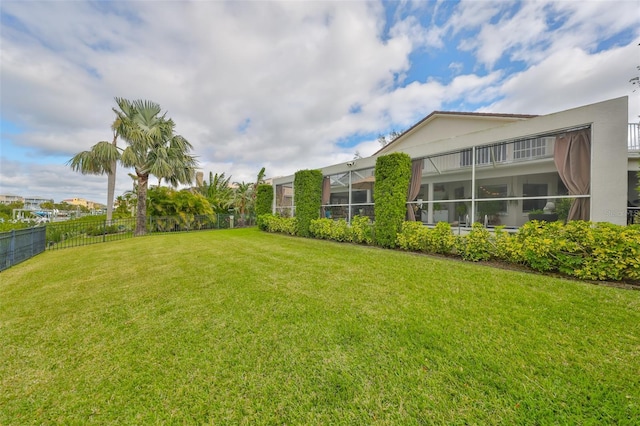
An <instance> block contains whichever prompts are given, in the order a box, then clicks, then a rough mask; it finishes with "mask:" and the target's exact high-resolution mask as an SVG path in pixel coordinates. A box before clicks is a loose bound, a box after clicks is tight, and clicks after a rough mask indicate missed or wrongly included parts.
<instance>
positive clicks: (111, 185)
mask: <svg viewBox="0 0 640 426" xmlns="http://www.w3.org/2000/svg"><path fill="white" fill-rule="evenodd" d="M117 141H118V133H117V132H114V133H113V142H112V143H113V146H116V145H117ZM116 167H118V163H117V162H116V161H113V162H112V163H111V173H107V225H111V218H112V216H113V197H114V195H115V190H116Z"/></svg>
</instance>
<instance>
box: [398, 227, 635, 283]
mask: <svg viewBox="0 0 640 426" xmlns="http://www.w3.org/2000/svg"><path fill="white" fill-rule="evenodd" d="M397 245H398V247H400V248H402V249H403V250H410V251H420V252H427V253H440V254H456V255H458V256H460V257H461V258H463V259H465V260H469V261H482V260H494V259H495V260H501V261H505V262H509V263H513V264H518V265H525V266H528V267H530V268H531V269H534V270H536V271H540V272H560V273H563V274H566V275H569V276H573V277H576V278H580V279H588V280H607V281H621V280H625V281H636V282H637V281H639V280H640V227H636V226H619V225H613V224H610V223H592V222H585V221H571V222H569V223H567V224H566V225H565V224H563V223H562V222H539V221H530V222H527V223H526V224H525V225H524V226H523V227H522V228H520V230H519V231H518V232H517V233H514V234H511V233H508V232H505V231H504V229H503V228H501V227H496V229H495V232H493V233H491V232H489V230H487V229H485V228H483V227H482V225H480V224H474V225H473V227H472V229H471V231H470V232H469V234H467V235H463V236H459V237H456V236H454V235H453V234H452V232H451V228H450V226H449V224H447V223H445V222H440V223H438V225H436V227H435V228H434V229H429V228H427V227H425V226H422V224H420V223H419V222H404V223H403V224H402V229H401V232H400V233H398V236H397Z"/></svg>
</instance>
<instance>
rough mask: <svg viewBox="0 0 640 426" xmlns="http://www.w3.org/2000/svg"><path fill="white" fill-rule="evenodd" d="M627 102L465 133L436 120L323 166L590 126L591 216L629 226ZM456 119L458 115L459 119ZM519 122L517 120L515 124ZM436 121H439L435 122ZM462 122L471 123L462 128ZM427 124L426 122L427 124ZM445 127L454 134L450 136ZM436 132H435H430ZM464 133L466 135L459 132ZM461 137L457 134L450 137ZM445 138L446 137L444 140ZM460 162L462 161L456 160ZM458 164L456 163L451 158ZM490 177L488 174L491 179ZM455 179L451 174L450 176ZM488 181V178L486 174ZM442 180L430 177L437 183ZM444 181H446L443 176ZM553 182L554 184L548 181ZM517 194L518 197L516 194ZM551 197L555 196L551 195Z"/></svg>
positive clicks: (544, 166)
mask: <svg viewBox="0 0 640 426" xmlns="http://www.w3.org/2000/svg"><path fill="white" fill-rule="evenodd" d="M627 108H628V99H627V98H626V97H622V98H617V99H612V100H607V101H604V102H600V103H596V104H592V105H586V106H583V107H579V108H574V109H570V110H566V111H562V112H558V113H554V114H549V115H545V116H537V117H533V118H529V119H526V120H525V119H522V118H519V119H513V120H512V121H511V122H510V123H505V122H504V121H498V120H494V121H492V122H491V121H490V120H484V121H482V120H478V121H477V122H476V123H475V125H493V126H495V127H491V128H485V129H484V130H476V131H471V132H467V130H470V129H472V128H473V124H470V123H471V121H470V120H462V121H459V120H457V119H455V120H453V121H452V120H445V119H442V120H441V121H438V122H437V120H433V121H432V122H431V123H428V124H429V125H428V126H427V125H424V126H419V125H416V126H415V128H414V129H413V130H411V131H408V132H407V133H406V134H405V135H404V136H403V140H402V141H399V142H401V143H397V144H393V143H392V144H390V145H388V146H387V147H386V148H385V149H384V150H381V151H380V152H379V153H377V154H376V155H374V156H372V157H368V158H364V159H358V160H355V161H351V162H347V163H341V164H336V165H332V166H328V167H324V168H322V169H321V170H322V172H323V174H324V175H332V174H338V173H345V172H347V171H349V170H359V169H364V168H369V167H374V166H375V160H376V157H377V156H379V155H386V154H389V153H391V152H398V151H399V152H405V153H407V154H409V155H410V156H411V158H422V157H425V156H429V155H436V154H442V153H447V152H453V151H458V150H462V149H468V148H471V147H473V146H481V145H487V144H492V143H498V142H510V141H513V140H517V139H523V138H527V137H534V136H539V135H547V134H552V133H554V132H555V133H560V132H562V131H564V130H569V129H572V128H578V127H584V126H590V127H591V190H590V196H591V203H590V205H591V209H590V213H591V217H590V219H591V220H592V221H597V222H599V221H606V222H611V223H615V224H620V225H624V224H625V223H626V207H627V205H626V203H627V180H628V176H627V170H628V169H629V168H630V167H631V164H632V163H631V162H630V160H629V158H630V154H629V152H628V143H627V138H628V135H627V132H628V123H627V117H628V112H627ZM455 117H458V116H455ZM514 120H515V121H514ZM436 122H437V123H436ZM462 122H465V123H467V124H465V125H463V124H461V123H462ZM425 123H426V120H425ZM445 124H447V125H449V126H452V127H453V130H452V131H450V132H448V133H447V130H446V128H445V127H446V126H445ZM432 129H433V132H431V130H432ZM462 132H467V133H464V134H460V133H462ZM455 133H457V134H458V136H446V135H451V134H455ZM442 136H444V137H442ZM452 157H453V156H452ZM458 158H459V157H458ZM451 161H454V162H455V159H454V160H451ZM555 171H556V170H555V165H554V164H553V161H552V159H547V160H545V161H543V162H534V161H532V162H525V163H522V164H519V165H517V166H514V167H512V168H509V169H508V173H510V176H516V177H517V176H519V175H521V174H526V173H545V172H547V173H551V172H555ZM506 172H507V169H504V170H502V171H501V172H498V171H496V172H495V176H494V177H500V176H502V177H505V173H506ZM487 176H489V175H487ZM450 177H451V176H450ZM483 178H484V176H483ZM438 179H439V177H430V178H429V181H430V182H437V181H438ZM442 179H446V178H445V177H444V176H442ZM284 182H293V176H287V177H283V178H278V179H274V184H281V183H284ZM550 184H551V182H550ZM515 195H519V194H515ZM549 195H551V194H549Z"/></svg>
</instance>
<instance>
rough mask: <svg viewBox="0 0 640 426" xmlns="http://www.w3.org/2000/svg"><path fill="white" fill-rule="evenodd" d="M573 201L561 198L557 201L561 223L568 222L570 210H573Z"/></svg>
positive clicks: (557, 212)
mask: <svg viewBox="0 0 640 426" xmlns="http://www.w3.org/2000/svg"><path fill="white" fill-rule="evenodd" d="M572 202H573V200H572V199H571V198H560V199H558V200H556V202H555V205H556V214H557V215H558V220H559V221H561V222H563V223H564V222H566V221H567V218H568V217H569V209H571V204H572Z"/></svg>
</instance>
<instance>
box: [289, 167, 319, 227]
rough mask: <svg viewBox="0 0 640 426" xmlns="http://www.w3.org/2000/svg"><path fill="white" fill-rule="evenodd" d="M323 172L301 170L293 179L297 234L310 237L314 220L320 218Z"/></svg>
mask: <svg viewBox="0 0 640 426" xmlns="http://www.w3.org/2000/svg"><path fill="white" fill-rule="evenodd" d="M322 179H323V176H322V172H321V171H320V170H299V171H297V172H296V174H295V176H294V179H293V188H294V195H293V197H294V199H295V204H296V214H295V216H296V218H297V221H296V225H297V229H296V234H297V235H299V236H301V237H309V236H311V233H310V231H309V227H310V225H311V221H312V220H313V219H317V218H319V217H320V206H321V205H322Z"/></svg>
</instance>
